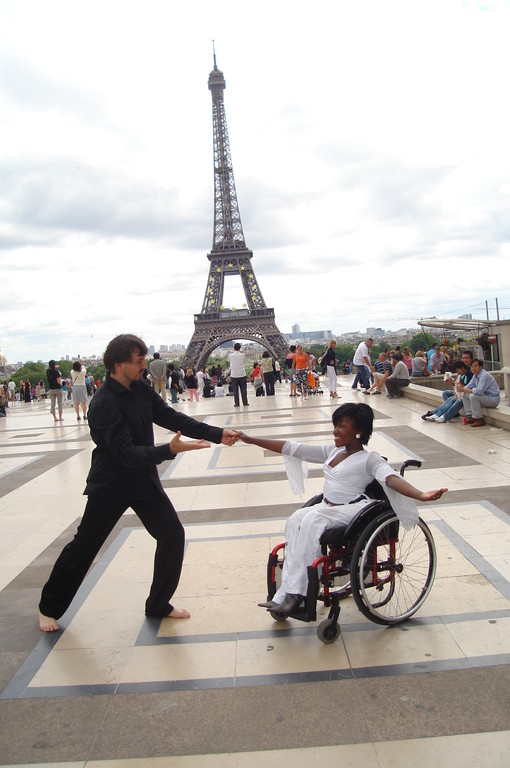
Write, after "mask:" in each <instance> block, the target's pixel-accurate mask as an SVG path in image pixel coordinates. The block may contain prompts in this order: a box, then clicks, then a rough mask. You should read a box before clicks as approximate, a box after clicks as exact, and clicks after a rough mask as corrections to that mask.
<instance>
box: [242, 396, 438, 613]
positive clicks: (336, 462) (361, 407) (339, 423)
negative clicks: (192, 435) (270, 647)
mask: <svg viewBox="0 0 510 768" xmlns="http://www.w3.org/2000/svg"><path fill="white" fill-rule="evenodd" d="M332 421H333V427H334V429H333V438H334V445H324V446H318V445H306V444H303V443H295V442H292V441H289V440H269V439H265V438H257V437H250V436H248V435H246V434H244V433H243V432H238V434H239V436H240V438H241V440H243V442H245V443H249V444H251V445H258V446H260V447H261V448H265V449H266V450H269V451H274V452H275V453H281V454H283V456H284V458H285V463H286V469H287V474H288V476H289V480H290V482H291V485H293V481H294V487H293V490H294V492H295V493H302V492H303V490H304V480H305V479H306V474H307V468H306V465H303V464H302V462H303V461H305V462H312V463H316V464H322V465H323V472H324V491H323V500H322V501H321V502H320V503H319V504H315V505H314V506H310V507H303V508H301V509H298V510H297V511H296V512H294V513H293V514H292V515H291V516H290V517H289V518H288V520H287V523H286V526H285V541H286V546H285V562H284V565H283V571H282V582H281V587H280V589H278V591H277V592H276V594H275V595H274V597H273V599H272V600H269V601H268V602H264V603H259V605H260V606H261V607H262V608H267V610H268V611H276V612H278V614H279V615H285V614H286V615H289V614H291V613H293V612H294V611H296V609H297V608H298V607H299V606H300V605H301V603H302V602H303V600H304V596H305V595H306V589H307V580H308V575H307V567H308V566H309V565H310V564H311V563H312V562H313V561H314V560H315V559H316V558H317V557H318V556H319V555H320V544H319V540H320V537H321V535H322V533H323V532H324V531H325V530H326V529H328V528H332V527H335V526H337V525H339V524H346V523H349V522H350V521H351V520H352V519H353V518H354V517H355V516H356V514H357V513H358V512H359V510H360V509H362V508H363V507H364V506H365V505H366V504H367V498H368V497H367V496H366V495H365V493H364V491H365V489H366V487H367V486H368V485H369V484H370V482H371V481H373V480H377V481H378V482H379V483H380V484H381V486H383V488H384V491H385V493H386V495H387V496H388V499H389V501H390V503H391V506H392V508H393V510H394V511H395V513H396V515H397V517H398V519H399V521H400V523H401V525H403V526H404V528H406V529H410V528H412V527H413V526H414V525H415V524H416V523H417V522H418V511H417V508H416V504H415V501H414V500H418V501H425V502H427V501H435V500H436V499H439V498H441V496H442V495H443V493H446V491H447V490H448V489H447V488H440V489H439V490H435V491H419V490H418V489H417V488H415V487H414V486H412V485H411V484H410V483H408V482H407V481H406V480H404V479H403V478H402V477H401V476H400V475H399V474H398V473H397V472H395V470H394V469H392V468H391V467H390V465H389V464H388V462H387V461H386V460H385V459H383V458H382V456H380V455H379V454H378V453H376V452H375V451H367V450H365V448H364V446H366V445H367V443H368V441H369V439H370V436H371V434H372V429H373V421H374V412H373V411H372V409H371V408H370V406H369V405H367V404H365V403H344V404H343V405H341V406H340V407H339V408H337V409H336V410H335V412H334V413H333V416H332ZM301 469H302V470H303V472H304V476H303V477H302V481H301V487H300V488H299V483H297V485H296V483H295V481H296V479H297V478H299V472H300V470H301ZM296 471H297V474H296ZM296 487H297V488H298V490H296Z"/></svg>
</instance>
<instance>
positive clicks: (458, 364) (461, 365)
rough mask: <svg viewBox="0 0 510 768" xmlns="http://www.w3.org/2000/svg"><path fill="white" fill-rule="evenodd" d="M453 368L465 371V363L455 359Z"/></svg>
mask: <svg viewBox="0 0 510 768" xmlns="http://www.w3.org/2000/svg"><path fill="white" fill-rule="evenodd" d="M453 370H454V371H461V370H462V371H467V365H466V363H463V362H462V360H456V361H455V362H454V364H453Z"/></svg>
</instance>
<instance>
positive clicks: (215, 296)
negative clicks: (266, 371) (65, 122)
mask: <svg viewBox="0 0 510 768" xmlns="http://www.w3.org/2000/svg"><path fill="white" fill-rule="evenodd" d="M209 90H210V91H211V95H212V111H213V142H214V235H213V246H212V249H211V251H210V253H208V254H207V258H208V259H209V261H210V262H211V264H210V267H209V278H208V280H207V287H206V289H205V297H204V303H203V305H202V311H201V312H200V314H199V315H195V331H194V333H193V336H192V338H191V341H190V343H189V345H188V349H187V352H186V355H185V357H184V360H183V363H182V365H183V367H184V368H187V367H188V366H190V365H194V366H195V367H196V369H199V368H202V367H203V366H204V365H205V363H206V362H207V358H208V357H209V355H210V354H211V353H212V352H213V350H214V349H216V347H218V346H219V345H220V344H222V343H223V342H225V341H232V340H233V339H248V340H251V341H254V342H257V343H259V344H261V345H262V346H263V347H266V348H267V349H268V350H269V352H270V353H271V354H272V355H273V356H274V357H275V358H279V357H281V356H282V355H283V354H285V352H286V350H287V348H288V345H287V342H286V341H285V339H284V338H283V336H282V334H281V333H280V331H279V330H278V328H277V327H276V323H275V317H274V309H270V308H268V307H266V304H265V302H264V299H263V297H262V293H261V291H260V288H259V285H258V282H257V278H256V277H255V272H254V271H253V267H252V265H251V259H252V256H253V252H252V251H250V250H249V249H248V248H247V247H246V243H245V240H244V234H243V227H242V224H241V217H240V214H239V205H238V203H237V194H236V187H235V182H234V172H233V169H232V159H231V157H230V143H229V138H228V130H227V118H226V115H225V105H224V102H223V91H224V90H225V78H224V77H223V72H221V71H220V70H219V69H218V67H217V66H216V53H214V69H213V70H212V72H211V73H210V75H209ZM231 275H238V276H239V277H240V278H241V284H242V287H243V290H244V295H245V297H246V304H245V305H244V306H243V308H242V309H227V308H225V307H224V306H223V291H224V284H225V277H226V276H227V277H228V276H231Z"/></svg>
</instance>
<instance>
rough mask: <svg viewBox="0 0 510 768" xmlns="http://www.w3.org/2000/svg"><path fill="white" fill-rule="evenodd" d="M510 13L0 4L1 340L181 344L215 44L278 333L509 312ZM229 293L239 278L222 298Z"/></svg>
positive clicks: (203, 195)
mask: <svg viewBox="0 0 510 768" xmlns="http://www.w3.org/2000/svg"><path fill="white" fill-rule="evenodd" d="M509 29H510V5H509V2H507V1H506V0H501V1H500V2H472V1H470V0H465V2H461V0H437V1H436V0H401V1H399V0H350V1H349V2H346V1H345V0H331V1H330V0H321V2H317V3H312V2H310V0H308V2H301V0H277V1H275V0H271V1H270V2H269V1H268V0H259V1H258V2H257V3H245V2H239V0H236V1H235V2H230V1H226V0H216V1H215V2H211V1H210V0H208V1H207V2H202V0H195V1H194V2H189V3H186V2H179V3H178V2H174V1H173V0H152V1H148V2H140V1H139V0H138V1H137V2H132V1H131V0H108V1H107V2H106V1H105V0H88V1H87V2H78V1H76V2H69V1H68V0H65V2H60V0H57V1H52V0H47V2H44V3H43V2H40V0H24V1H23V2H21V1H20V0H3V1H2V3H1V4H0V136H1V141H0V268H1V278H0V346H1V348H2V351H3V352H4V353H5V354H6V355H7V359H8V361H9V362H15V361H17V360H27V359H42V360H44V361H46V360H48V358H51V357H54V358H57V359H58V358H59V357H60V356H63V355H66V354H69V355H77V354H81V355H88V354H92V353H101V352H102V351H103V350H104V348H105V346H106V343H107V342H108V340H109V339H110V338H112V337H113V336H114V335H116V334H117V333H125V332H132V333H137V334H140V335H142V336H143V338H144V339H145V341H146V343H147V344H149V345H150V344H154V345H155V346H156V348H157V347H158V346H159V345H160V344H172V343H184V344H186V343H187V342H188V341H189V339H190V338H191V335H192V333H193V314H194V313H198V312H200V310H201V307H202V302H203V298H204V293H205V288H206V283H207V276H208V270H209V262H208V260H207V253H208V252H209V250H210V249H211V246H212V234H213V203H214V198H213V151H212V150H213V146H212V110H211V94H210V91H209V90H208V87H207V80H208V76H209V72H210V71H211V69H212V66H213V55H212V42H211V41H212V40H213V39H214V40H215V41H216V57H217V64H218V67H219V69H221V70H222V71H223V73H224V76H225V80H226V84H227V88H226V91H225V107H226V114H227V121H228V128H229V135H230V146H231V152H232V160H233V166H234V175H235V181H236V187H237V194H238V200H239V208H240V213H241V220H242V223H243V229H244V234H245V239H246V243H247V246H248V247H249V248H251V249H252V250H253V253H254V257H253V268H254V270H255V274H256V276H257V279H258V282H259V285H260V288H261V291H262V294H263V296H264V299H265V302H266V305H267V306H268V307H274V309H275V312H276V321H277V324H278V327H279V328H280V330H281V331H282V332H283V333H289V332H290V330H291V325H292V324H294V323H299V324H300V326H301V328H302V329H304V330H319V329H330V330H332V331H333V333H338V334H339V333H343V332H346V331H351V330H360V331H364V330H365V329H366V328H367V327H370V326H380V327H382V328H386V329H398V328H401V327H412V326H415V325H416V320H417V319H418V318H420V317H424V316H431V315H437V316H444V317H457V316H458V315H460V314H464V313H469V312H471V313H473V315H474V316H476V317H480V318H484V317H485V301H486V300H487V301H488V302H489V306H490V309H491V319H495V309H494V307H495V299H496V298H497V299H498V301H499V308H500V317H501V318H509V317H510V286H509V280H508V275H509V267H508V263H509V262H508V258H509V251H510V248H509V234H510V151H509V141H510V108H509V106H508V73H509V71H510V45H509V44H508V36H509ZM242 301H244V298H243V296H242V294H241V283H240V280H237V279H235V280H231V281H230V282H229V283H228V285H227V293H226V296H225V304H226V305H228V306H236V305H237V306H240V303H241V302H242Z"/></svg>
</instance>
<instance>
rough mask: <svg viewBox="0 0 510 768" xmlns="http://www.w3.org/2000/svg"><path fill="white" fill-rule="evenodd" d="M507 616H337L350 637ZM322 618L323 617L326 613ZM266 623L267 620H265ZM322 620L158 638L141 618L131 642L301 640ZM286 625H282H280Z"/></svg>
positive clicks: (156, 624) (156, 626) (508, 613)
mask: <svg viewBox="0 0 510 768" xmlns="http://www.w3.org/2000/svg"><path fill="white" fill-rule="evenodd" d="M261 617H262V620H264V618H265V617H264V615H263V612H262V611H261ZM509 617H510V607H509V608H508V609H503V608H502V609H499V610H494V611H481V612H480V613H458V614H457V613H451V614H448V615H441V616H423V617H419V616H418V617H416V616H413V617H412V618H411V619H409V621H408V622H404V623H402V624H395V625H393V626H387V627H382V626H381V625H378V624H373V623H372V622H370V623H368V624H367V623H363V624H357V623H356V624H342V614H341V613H340V622H339V623H340V628H341V631H342V634H350V633H352V632H381V631H384V630H385V631H387V632H407V631H409V629H411V628H412V627H422V626H439V625H441V624H457V623H458V624H463V623H466V622H468V621H492V622H497V620H498V619H507V618H509ZM322 618H324V619H325V618H326V614H324V616H323V617H322ZM266 620H267V621H269V619H266ZM321 620H322V619H321V618H318V619H317V623H315V622H310V623H305V624H303V623H301V622H298V625H297V626H296V624H289V623H287V622H282V626H281V628H280V629H260V630H250V631H249V632H241V631H240V632H219V633H217V634H212V633H211V634H203V635H174V636H164V635H163V636H160V635H159V634H158V633H159V630H160V626H161V622H162V621H164V619H152V620H151V622H153V623H152V624H149V619H147V618H146V619H145V622H144V626H143V627H142V629H141V630H140V633H139V635H138V637H137V639H136V641H135V645H136V646H152V645H194V644H196V643H225V642H233V641H237V640H276V639H281V638H286V637H304V636H310V635H315V634H316V633H317V626H318V624H319V623H320V621H321ZM283 624H286V626H283Z"/></svg>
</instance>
